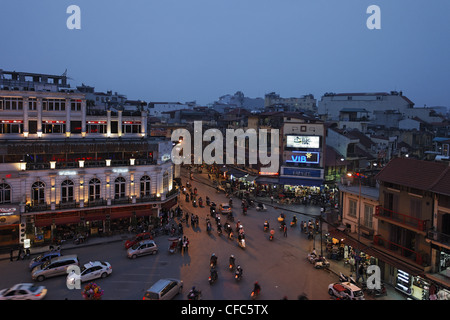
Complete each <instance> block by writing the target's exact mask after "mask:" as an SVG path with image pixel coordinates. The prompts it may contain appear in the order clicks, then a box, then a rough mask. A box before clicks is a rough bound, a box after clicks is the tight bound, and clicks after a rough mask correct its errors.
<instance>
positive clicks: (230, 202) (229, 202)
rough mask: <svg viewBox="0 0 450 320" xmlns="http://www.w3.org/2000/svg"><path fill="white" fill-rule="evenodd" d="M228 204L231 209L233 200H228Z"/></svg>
mask: <svg viewBox="0 0 450 320" xmlns="http://www.w3.org/2000/svg"><path fill="white" fill-rule="evenodd" d="M228 204H229V205H230V207H231V208H233V199H231V198H230V200H229V201H228Z"/></svg>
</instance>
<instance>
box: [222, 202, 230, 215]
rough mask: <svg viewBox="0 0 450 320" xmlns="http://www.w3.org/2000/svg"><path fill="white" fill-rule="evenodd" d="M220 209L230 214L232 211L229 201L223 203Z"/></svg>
mask: <svg viewBox="0 0 450 320" xmlns="http://www.w3.org/2000/svg"><path fill="white" fill-rule="evenodd" d="M219 211H220V212H221V213H223V214H228V213H230V212H231V207H230V205H229V204H228V203H222V204H220V206H219Z"/></svg>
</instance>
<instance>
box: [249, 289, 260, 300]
mask: <svg viewBox="0 0 450 320" xmlns="http://www.w3.org/2000/svg"><path fill="white" fill-rule="evenodd" d="M260 293H261V289H256V290H253V291H252V293H251V294H250V297H251V298H252V300H255V299H256V298H258V297H259V295H260Z"/></svg>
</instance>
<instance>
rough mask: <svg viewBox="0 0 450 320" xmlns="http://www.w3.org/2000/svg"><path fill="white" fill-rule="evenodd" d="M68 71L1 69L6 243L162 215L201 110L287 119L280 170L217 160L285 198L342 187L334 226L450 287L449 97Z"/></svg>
mask: <svg viewBox="0 0 450 320" xmlns="http://www.w3.org/2000/svg"><path fill="white" fill-rule="evenodd" d="M43 71H44V70H43ZM68 80H69V78H68V76H67V74H66V73H64V74H62V75H50V74H45V73H42V74H41V73H28V72H16V71H7V70H1V69H0V119H1V120H0V122H1V126H0V142H1V146H0V179H1V180H2V181H1V183H0V206H1V210H2V211H1V213H0V214H1V215H2V217H4V218H5V219H4V221H3V222H1V224H0V230H1V235H2V236H1V237H0V249H1V250H2V251H3V252H8V250H9V249H10V248H11V247H17V246H19V247H23V246H24V244H26V243H28V244H29V243H30V242H31V243H32V245H33V246H39V245H44V244H49V243H53V242H54V241H55V240H57V239H62V238H63V237H64V235H65V234H68V233H71V234H73V233H75V232H78V231H80V230H83V232H87V233H88V234H89V236H99V235H100V234H102V233H104V234H107V233H112V232H115V231H125V230H127V229H128V228H129V226H130V224H133V225H137V224H138V222H139V221H146V222H147V223H152V222H154V220H158V219H159V218H160V217H162V216H164V215H165V214H167V212H169V211H170V210H172V208H174V206H176V205H177V201H178V196H179V194H180V189H179V188H180V187H181V186H182V185H183V184H184V181H182V176H181V173H180V172H181V168H180V166H178V165H177V166H176V165H174V164H173V163H172V161H171V151H172V148H173V146H174V145H175V144H176V142H174V141H172V134H173V132H174V131H175V130H176V129H180V128H183V129H187V130H188V131H190V132H192V133H193V130H194V126H193V123H194V121H202V123H203V130H204V131H206V130H208V129H211V128H214V129H219V130H221V131H222V132H225V131H226V130H230V129H232V130H237V129H243V130H244V131H245V130H248V129H255V130H260V129H267V130H269V131H270V130H273V129H277V130H279V132H280V138H279V139H280V141H279V142H280V143H279V145H280V150H279V157H280V161H279V164H280V165H279V170H278V171H277V172H276V173H273V172H270V173H269V172H267V171H265V170H264V168H265V166H264V164H261V163H257V164H249V163H248V162H247V163H246V164H235V165H228V164H227V165H226V166H225V165H224V166H218V165H217V164H216V165H214V164H212V165H211V164H208V165H206V164H205V167H208V168H210V170H211V172H216V173H219V175H220V176H221V177H222V179H224V180H226V181H234V180H236V181H239V182H240V183H241V188H242V189H245V190H247V191H250V189H249V188H250V187H249V185H252V189H251V190H254V194H255V195H256V194H257V191H258V190H259V191H261V192H263V191H264V192H267V190H269V191H270V194H267V196H270V195H271V196H275V197H276V200H277V201H285V200H284V199H291V200H292V201H300V202H302V201H305V202H306V201H307V200H306V198H307V195H308V194H320V193H330V194H333V195H334V197H335V198H333V199H334V200H333V202H332V205H331V204H330V203H328V204H327V205H326V206H325V205H324V214H326V221H327V222H328V223H329V224H330V226H333V227H330V233H331V235H332V236H334V237H335V238H336V239H344V238H347V239H348V241H349V242H345V241H343V243H342V245H343V246H344V244H345V245H346V246H347V245H348V246H354V243H355V241H357V242H359V243H363V244H364V248H366V251H367V252H368V254H369V255H370V256H372V257H375V258H376V263H377V265H378V266H380V268H381V270H382V279H383V281H384V282H386V283H390V284H391V285H392V286H394V287H395V288H396V289H397V290H398V291H401V292H403V293H404V294H405V295H407V296H410V297H412V298H414V299H430V297H435V296H436V295H437V294H438V293H439V297H441V298H442V299H444V298H445V299H449V298H450V111H449V108H448V106H416V105H415V103H414V101H412V100H411V99H410V98H408V94H412V93H405V92H402V91H390V92H348V93H332V92H325V93H324V94H323V95H322V96H321V97H320V98H318V97H314V95H312V94H310V93H307V92H304V93H299V95H298V97H282V96H281V95H280V94H278V93H276V92H268V93H266V94H265V96H264V97H255V98H250V97H246V96H245V94H244V92H241V91H238V92H235V93H233V94H232V93H224V95H223V96H220V97H218V98H217V101H214V102H211V103H210V104H207V105H198V104H197V103H196V101H191V102H180V101H145V100H141V99H139V97H134V98H133V99H129V98H128V97H127V94H126V93H121V92H120V89H118V90H119V92H117V91H114V90H116V89H111V90H110V91H106V92H99V91H96V90H95V86H94V85H93V84H91V85H86V84H82V85H80V86H76V87H72V86H71V85H70V83H69V81H68ZM375 90H376V89H375ZM305 141H308V143H305ZM240 143H241V144H242V145H241V147H242V146H243V147H244V148H247V149H246V158H247V159H248V157H249V150H248V145H247V143H246V142H245V139H243V140H238V141H237V142H236V145H235V147H236V148H237V147H238V146H239V144H240ZM203 144H204V145H205V146H206V145H208V143H207V142H203ZM209 165H211V166H209ZM197 170H198V168H197ZM251 192H253V191H251ZM280 195H281V196H280ZM289 201H290V200H289Z"/></svg>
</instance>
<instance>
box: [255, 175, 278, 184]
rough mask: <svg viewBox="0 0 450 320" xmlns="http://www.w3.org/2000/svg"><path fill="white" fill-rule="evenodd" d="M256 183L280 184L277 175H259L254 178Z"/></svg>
mask: <svg viewBox="0 0 450 320" xmlns="http://www.w3.org/2000/svg"><path fill="white" fill-rule="evenodd" d="M255 182H256V183H259V184H280V181H279V178H278V177H266V176H259V177H257V178H256V179H255Z"/></svg>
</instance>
